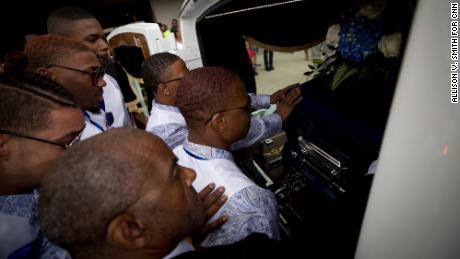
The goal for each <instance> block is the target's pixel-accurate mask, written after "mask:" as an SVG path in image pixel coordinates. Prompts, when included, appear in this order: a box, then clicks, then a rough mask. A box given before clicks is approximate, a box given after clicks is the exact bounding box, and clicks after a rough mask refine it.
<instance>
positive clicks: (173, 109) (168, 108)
mask: <svg viewBox="0 0 460 259" xmlns="http://www.w3.org/2000/svg"><path fill="white" fill-rule="evenodd" d="M152 107H156V108H158V109H160V110H163V111H170V112H179V113H180V110H179V108H178V107H176V106H170V105H165V104H161V103H157V102H156V101H155V100H153V101H152Z"/></svg>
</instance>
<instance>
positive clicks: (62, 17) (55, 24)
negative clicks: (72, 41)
mask: <svg viewBox="0 0 460 259" xmlns="http://www.w3.org/2000/svg"><path fill="white" fill-rule="evenodd" d="M82 19H95V17H94V16H93V15H92V14H90V13H89V12H87V11H85V10H83V9H81V8H79V7H72V6H65V7H61V8H58V9H56V10H54V11H52V12H51V13H50V14H49V15H48V20H47V22H46V28H47V30H48V33H53V34H59V35H67V30H66V29H67V28H66V25H67V24H66V23H65V22H74V21H78V20H82Z"/></svg>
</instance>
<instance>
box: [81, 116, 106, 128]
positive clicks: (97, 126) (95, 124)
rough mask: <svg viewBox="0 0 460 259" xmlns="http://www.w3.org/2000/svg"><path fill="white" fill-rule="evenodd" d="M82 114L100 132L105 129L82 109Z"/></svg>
mask: <svg viewBox="0 0 460 259" xmlns="http://www.w3.org/2000/svg"><path fill="white" fill-rule="evenodd" d="M83 114H84V115H85V118H87V119H88V120H89V122H90V123H91V124H93V125H94V127H96V128H98V129H99V130H101V131H102V132H104V131H105V129H104V128H103V127H102V126H101V125H99V123H97V122H95V121H93V120H92V119H91V117H90V116H89V114H88V113H87V112H86V111H83ZM106 123H107V121H106Z"/></svg>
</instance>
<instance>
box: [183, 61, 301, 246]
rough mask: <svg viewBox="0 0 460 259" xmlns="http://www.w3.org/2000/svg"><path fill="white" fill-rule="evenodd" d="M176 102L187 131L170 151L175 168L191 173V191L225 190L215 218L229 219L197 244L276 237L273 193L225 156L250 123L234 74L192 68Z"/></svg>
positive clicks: (293, 98) (294, 97) (292, 99)
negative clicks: (260, 235) (215, 186)
mask: <svg viewBox="0 0 460 259" xmlns="http://www.w3.org/2000/svg"><path fill="white" fill-rule="evenodd" d="M299 101H300V98H298V94H296V93H295V92H291V93H290V94H288V95H287V97H286V98H284V102H286V104H287V105H288V106H295V105H296V104H297V103H298V102H299ZM176 103H177V106H178V107H179V110H180V112H181V113H182V115H183V116H184V118H185V121H186V124H187V128H188V129H189V135H188V137H187V139H186V140H185V141H184V143H183V145H181V146H178V147H176V148H175V149H174V153H175V154H176V155H177V157H178V159H179V164H180V165H183V166H186V167H190V168H192V169H194V170H195V171H196V173H197V179H196V181H195V182H194V183H193V186H194V187H195V189H201V188H202V186H205V185H206V184H208V183H209V182H215V183H217V184H219V185H223V186H225V188H226V194H227V196H228V197H229V200H228V202H227V203H226V204H225V205H224V207H223V208H222V209H221V210H220V211H219V212H218V213H217V214H216V215H219V214H220V213H223V214H225V215H229V216H230V218H229V221H228V222H227V223H226V224H225V225H224V226H223V227H222V228H221V229H218V230H216V231H214V232H212V233H211V234H210V235H209V236H208V237H207V238H206V239H205V240H204V241H203V243H202V245H203V246H214V245H224V244H230V243H233V242H236V241H239V240H242V239H244V238H245V237H246V236H248V235H249V234H251V233H254V232H257V233H264V234H267V235H268V236H269V237H270V238H274V239H277V238H279V220H278V209H277V202H276V199H275V197H274V195H273V193H271V192H270V191H269V190H266V189H262V188H260V187H258V186H257V185H256V184H255V183H254V182H252V181H251V180H250V179H249V178H247V177H246V176H245V175H244V174H243V173H242V172H241V170H240V169H239V168H238V167H237V166H236V164H235V162H234V160H233V157H232V154H231V153H230V147H231V145H232V144H233V143H234V142H235V141H237V140H239V139H241V138H243V137H245V136H246V135H247V133H248V129H249V125H250V115H249V111H250V104H251V99H250V97H249V96H248V95H247V94H246V90H245V87H244V83H243V82H242V81H241V79H240V78H239V77H238V75H237V74H236V73H234V72H232V71H230V70H228V69H225V68H223V67H204V68H199V69H195V70H193V71H191V72H189V73H188V74H187V75H186V76H185V77H184V78H183V79H182V81H181V84H180V86H179V88H178V89H177V96H176Z"/></svg>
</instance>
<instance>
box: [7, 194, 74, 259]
mask: <svg viewBox="0 0 460 259" xmlns="http://www.w3.org/2000/svg"><path fill="white" fill-rule="evenodd" d="M38 196H39V194H38V190H37V189H35V190H34V191H33V192H32V193H27V194H17V195H1V196H0V258H47V259H70V258H71V257H70V255H69V254H68V253H67V251H65V250H64V249H62V248H60V247H58V246H56V245H53V244H51V243H50V242H49V241H48V239H47V238H46V237H44V236H43V234H42V233H41V231H40V227H39V226H38Z"/></svg>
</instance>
